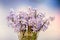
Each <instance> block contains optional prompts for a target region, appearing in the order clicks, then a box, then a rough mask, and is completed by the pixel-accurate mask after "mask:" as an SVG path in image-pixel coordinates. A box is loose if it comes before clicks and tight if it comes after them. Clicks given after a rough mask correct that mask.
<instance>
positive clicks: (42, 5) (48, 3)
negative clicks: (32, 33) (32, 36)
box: [0, 0, 60, 40]
mask: <svg viewBox="0 0 60 40" xmlns="http://www.w3.org/2000/svg"><path fill="white" fill-rule="evenodd" d="M27 6H31V7H33V8H38V9H40V11H41V12H42V13H46V17H48V16H55V20H54V21H53V22H52V23H51V24H50V26H49V28H48V29H47V30H46V31H45V32H43V31H41V32H40V33H39V36H38V40H60V0H0V40H18V36H17V33H15V32H14V31H13V29H12V28H10V27H8V26H7V20H6V17H7V15H8V14H9V13H8V12H9V9H10V8H14V9H17V8H20V7H27Z"/></svg>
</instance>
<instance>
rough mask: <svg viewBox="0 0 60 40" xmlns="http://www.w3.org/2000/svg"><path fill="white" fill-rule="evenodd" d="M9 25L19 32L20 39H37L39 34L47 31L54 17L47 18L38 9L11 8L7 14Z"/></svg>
mask: <svg viewBox="0 0 60 40" xmlns="http://www.w3.org/2000/svg"><path fill="white" fill-rule="evenodd" d="M7 20H8V26H9V27H12V28H13V29H14V31H15V32H17V33H18V38H19V40H37V34H38V32H40V31H45V30H46V29H47V28H48V25H49V24H50V22H51V21H53V20H54V17H49V18H45V14H43V13H38V11H37V9H34V8H28V11H27V12H24V11H18V12H16V11H14V10H10V12H9V15H8V16H7Z"/></svg>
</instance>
